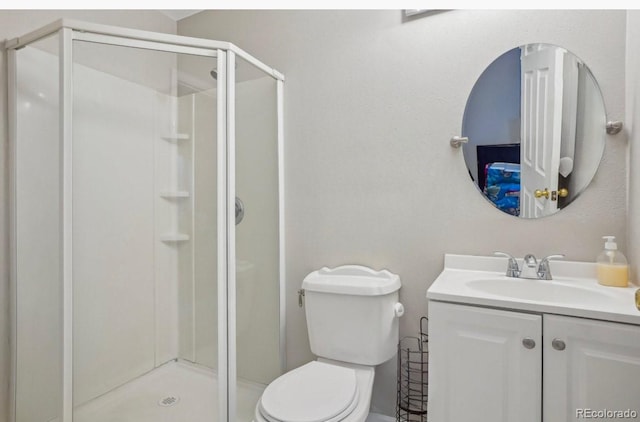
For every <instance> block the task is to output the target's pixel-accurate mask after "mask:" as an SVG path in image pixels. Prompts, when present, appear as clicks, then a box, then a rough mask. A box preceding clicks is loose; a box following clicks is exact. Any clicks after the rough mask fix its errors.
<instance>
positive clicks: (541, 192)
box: [533, 188, 549, 199]
mask: <svg viewBox="0 0 640 422" xmlns="http://www.w3.org/2000/svg"><path fill="white" fill-rule="evenodd" d="M533 196H535V197H536V198H542V197H543V196H544V197H545V198H547V199H549V190H548V189H547V188H544V190H540V189H536V190H535V191H534V192H533Z"/></svg>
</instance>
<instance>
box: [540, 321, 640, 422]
mask: <svg viewBox="0 0 640 422" xmlns="http://www.w3.org/2000/svg"><path fill="white" fill-rule="evenodd" d="M543 325H544V347H543V361H544V369H543V370H544V372H543V378H544V381H543V382H544V388H543V390H544V393H543V394H544V396H543V403H544V422H567V421H578V420H585V419H586V418H585V416H584V415H580V414H579V412H580V409H591V410H593V411H598V410H605V409H607V410H621V411H624V410H627V409H630V410H635V411H637V412H638V413H640V327H638V326H634V325H626V324H617V323H612V322H603V321H594V320H589V319H582V318H572V317H563V316H557V315H545V316H544V324H543ZM554 340H556V343H555V346H554V344H553V341H554ZM563 346H564V349H563ZM597 419H598V420H602V421H605V420H606V421H609V420H612V421H613V420H620V419H621V418H620V417H618V418H617V419H615V418H612V417H611V418H609V417H607V416H606V415H605V417H603V418H597Z"/></svg>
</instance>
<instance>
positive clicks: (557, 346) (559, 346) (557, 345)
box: [551, 338, 567, 350]
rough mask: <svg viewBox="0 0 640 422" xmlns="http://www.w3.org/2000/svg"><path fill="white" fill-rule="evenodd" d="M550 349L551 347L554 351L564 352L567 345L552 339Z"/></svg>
mask: <svg viewBox="0 0 640 422" xmlns="http://www.w3.org/2000/svg"><path fill="white" fill-rule="evenodd" d="M551 347H553V348H554V349H556V350H564V349H565V348H566V347H567V345H566V344H565V343H564V341H562V340H560V339H557V338H554V339H553V341H552V342H551Z"/></svg>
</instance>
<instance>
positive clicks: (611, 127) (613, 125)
mask: <svg viewBox="0 0 640 422" xmlns="http://www.w3.org/2000/svg"><path fill="white" fill-rule="evenodd" d="M621 130H622V122H621V121H620V120H610V121H608V122H607V133H608V134H609V135H617V134H618V133H620V131H621Z"/></svg>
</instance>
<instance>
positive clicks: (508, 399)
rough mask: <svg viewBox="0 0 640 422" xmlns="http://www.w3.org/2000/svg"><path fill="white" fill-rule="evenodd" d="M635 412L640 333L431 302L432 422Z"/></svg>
mask: <svg viewBox="0 0 640 422" xmlns="http://www.w3.org/2000/svg"><path fill="white" fill-rule="evenodd" d="M633 406H635V407H636V408H635V409H633ZM630 407H631V409H630V410H636V411H637V412H638V413H640V326H636V325H629V324H620V323H612V322H604V321H597V320H591V319H584V318H576V317H567V316H558V315H548V314H539V313H526V312H518V311H510V310H509V311H508V310H501V309H492V308H483V307H479V306H468V305H458V304H451V303H443V302H436V301H430V302H429V407H428V409H429V412H428V414H429V421H430V422H459V421H479V422H482V421H487V422H488V421H490V422H513V421H518V422H541V421H544V422H567V421H578V420H584V419H585V418H584V417H579V416H578V415H577V413H576V410H577V409H591V410H594V411H595V410H604V409H608V410H622V411H624V410H627V409H629V408H630ZM598 420H614V419H607V418H606V417H605V418H600V419H598Z"/></svg>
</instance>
